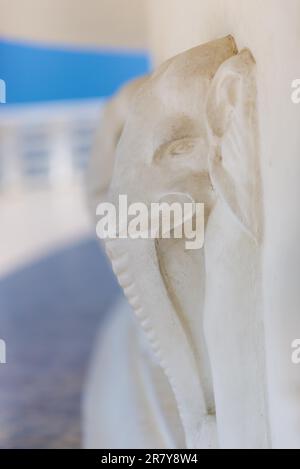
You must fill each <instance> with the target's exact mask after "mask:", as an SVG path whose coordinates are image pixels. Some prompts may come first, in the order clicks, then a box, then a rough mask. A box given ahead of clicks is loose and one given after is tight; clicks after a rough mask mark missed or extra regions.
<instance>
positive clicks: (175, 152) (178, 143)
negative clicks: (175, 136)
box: [167, 138, 197, 156]
mask: <svg viewBox="0 0 300 469" xmlns="http://www.w3.org/2000/svg"><path fill="white" fill-rule="evenodd" d="M196 143H197V139H194V138H182V139H180V140H175V141H173V142H172V143H170V144H169V145H168V149H167V152H168V153H169V155H171V156H179V155H184V154H186V153H190V152H191V151H193V150H194V148H195V146H196Z"/></svg>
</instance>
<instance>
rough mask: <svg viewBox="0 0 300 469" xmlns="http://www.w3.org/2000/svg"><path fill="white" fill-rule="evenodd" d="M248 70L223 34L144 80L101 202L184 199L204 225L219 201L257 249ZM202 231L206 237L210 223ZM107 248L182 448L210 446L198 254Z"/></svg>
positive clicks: (210, 399)
mask: <svg viewBox="0 0 300 469" xmlns="http://www.w3.org/2000/svg"><path fill="white" fill-rule="evenodd" d="M253 69H254V60H253V57H252V56H251V54H250V52H249V51H247V50H243V51H241V52H240V53H238V51H237V48H236V45H235V42H234V40H233V38H232V37H231V36H228V37H225V38H223V39H219V40H216V41H213V42H210V43H208V44H204V45H202V46H199V47H196V48H194V49H191V50H189V51H187V52H184V53H182V54H180V55H178V56H176V57H174V58H172V59H170V60H169V61H167V62H166V63H165V64H163V65H162V66H161V67H160V68H159V69H158V70H157V71H156V72H155V73H153V75H152V76H150V77H149V79H148V80H147V81H146V82H145V83H143V85H142V86H141V87H140V88H139V90H138V92H137V93H136V95H135V98H134V99H133V101H132V103H131V106H130V110H129V113H128V118H127V121H126V125H125V128H124V131H123V133H122V136H121V138H120V141H119V144H118V148H117V153H116V164H115V167H114V172H113V178H112V183H111V187H110V191H109V200H110V202H112V203H114V204H115V205H116V206H117V205H118V203H117V200H118V197H119V195H120V194H126V195H127V196H128V202H129V203H135V202H143V203H144V204H146V205H147V206H150V204H151V203H153V202H158V201H163V200H168V198H169V197H170V195H172V197H174V194H178V198H179V199H181V198H182V197H184V196H185V195H186V196H187V197H189V198H191V199H193V200H194V201H197V202H202V203H204V204H205V211H206V213H205V218H206V225H207V227H209V225H210V218H211V217H212V214H213V213H214V212H216V213H218V211H219V207H220V204H223V205H224V206H225V207H226V210H227V212H228V216H229V217H231V218H232V223H234V224H235V225H236V226H237V227H238V228H237V229H238V230H241V232H242V233H243V235H244V236H247V237H249V238H251V242H252V238H253V239H254V241H253V243H254V245H255V246H256V245H257V244H259V242H260V241H259V240H260V234H261V224H260V220H259V217H258V216H257V211H256V209H257V200H258V197H259V191H260V188H259V175H258V165H257V155H258V152H257V140H256V123H255V87H254V80H253ZM236 116H238V118H236ZM236 135H237V138H236ZM175 197H176V196H175ZM179 201H180V200H179ZM227 212H226V213H227ZM212 219H213V220H214V219H215V217H213V218H212ZM225 222H226V221H225ZM211 227H212V228H210V231H212V232H213V233H214V232H215V230H216V225H215V223H212V224H211ZM219 231H222V226H220V227H219ZM219 231H218V233H219ZM106 247H107V252H108V255H109V257H110V259H111V261H112V265H113V269H114V271H115V273H116V275H117V277H118V279H119V282H120V284H121V286H122V287H123V289H124V292H125V294H126V296H127V298H128V300H129V302H130V304H131V305H132V307H133V309H134V311H135V313H136V315H137V316H138V318H139V319H140V322H141V325H142V327H143V328H144V330H145V331H146V334H147V336H148V339H149V341H150V343H151V345H152V348H153V350H154V352H155V354H156V357H157V358H158V359H159V361H160V364H161V366H162V367H163V369H164V371H165V373H166V375H167V377H168V379H169V381H170V384H171V387H172V389H173V392H174V395H175V398H176V401H177V405H178V411H179V414H180V417H181V421H182V425H183V428H184V431H185V436H186V443H187V446H188V447H190V448H197V447H200V446H207V447H209V446H212V445H214V444H215V442H214V439H215V434H214V432H215V426H216V421H215V399H214V389H213V388H214V385H213V379H212V375H214V372H213V373H212V371H214V370H211V365H210V359H209V358H210V350H207V344H206V337H205V328H204V327H203V320H204V315H205V314H204V309H205V304H206V303H207V302H206V271H207V266H206V257H207V255H206V249H205V248H204V250H201V251H198V252H194V251H193V252H192V251H187V250H186V249H185V245H184V240H175V239H170V240H165V239H164V240H163V239H157V240H155V241H154V240H151V239H147V240H145V239H136V240H133V239H115V240H109V241H107V242H106Z"/></svg>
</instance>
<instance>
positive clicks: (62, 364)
mask: <svg viewBox="0 0 300 469" xmlns="http://www.w3.org/2000/svg"><path fill="white" fill-rule="evenodd" d="M119 294H120V290H119V287H118V286H117V283H116V281H115V279H114V276H113V274H112V272H111V270H110V267H109V266H108V263H107V260H106V258H105V256H104V254H103V253H102V252H101V250H100V248H99V247H98V245H97V243H96V241H94V240H90V239H87V240H84V241H82V242H80V243H78V244H76V245H72V246H69V247H68V248H66V249H63V250H60V251H58V252H56V253H54V254H53V255H51V256H49V257H47V258H43V259H41V260H40V261H39V262H36V263H34V264H33V265H30V266H27V267H26V268H23V269H22V270H19V271H17V272H15V273H14V274H12V275H10V276H9V277H6V278H4V279H2V280H1V281H0V338H1V339H4V340H5V341H6V346H7V364H6V365H0V448H36V449H38V448H78V447H80V401H81V395H82V389H83V383H84V377H85V373H86V371H87V366H88V359H89V356H90V353H91V348H92V346H93V340H94V338H95V336H96V334H97V331H98V327H101V321H104V320H105V316H106V315H107V314H108V312H109V308H110V306H112V304H113V302H114V300H115V299H116V298H117V297H118V295H119Z"/></svg>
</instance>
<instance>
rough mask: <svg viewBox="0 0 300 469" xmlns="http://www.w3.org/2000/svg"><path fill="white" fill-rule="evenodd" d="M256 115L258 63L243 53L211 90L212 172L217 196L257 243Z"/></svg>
mask: <svg viewBox="0 0 300 469" xmlns="http://www.w3.org/2000/svg"><path fill="white" fill-rule="evenodd" d="M256 111H257V110H256V83H255V61H254V58H253V56H252V54H251V52H250V51H249V50H247V49H244V50H242V51H241V52H240V53H239V54H238V55H236V56H234V57H232V58H230V59H228V60H227V61H226V62H224V63H223V64H222V65H221V67H220V68H219V69H218V71H217V72H216V74H215V76H214V78H213V80H212V83H211V86H210V89H209V93H208V100H207V108H206V112H207V121H208V125H209V128H210V135H211V139H212V142H211V147H210V148H211V150H210V154H209V171H210V177H211V181H212V184H213V186H214V189H215V191H216V192H217V194H218V195H219V196H220V197H221V198H222V199H223V201H224V202H225V204H226V206H227V207H228V208H229V210H230V212H231V214H232V215H233V216H234V217H235V219H236V220H237V221H238V222H239V223H240V224H241V225H242V227H243V228H244V229H245V230H246V231H247V232H248V234H250V235H251V236H252V237H253V238H254V239H255V240H256V241H257V242H258V241H259V239H260V238H261V231H262V223H261V209H260V206H261V183H260V168H259V152H258V151H259V148H258V126H257V112H256Z"/></svg>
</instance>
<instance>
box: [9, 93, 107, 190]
mask: <svg viewBox="0 0 300 469" xmlns="http://www.w3.org/2000/svg"><path fill="white" fill-rule="evenodd" d="M101 108H102V101H100V100H92V101H83V102H74V103H66V104H48V105H34V106H13V107H8V106H1V112H0V190H1V192H3V191H16V190H17V191H19V190H24V188H26V189H32V188H35V187H37V186H38V187H41V186H47V187H53V188H56V187H67V186H68V185H70V184H73V183H74V182H75V183H77V182H78V181H80V180H81V179H82V176H83V173H84V169H85V167H86V163H87V159H88V157H89V154H90V151H91V147H92V144H93V140H94V134H95V130H96V127H97V125H98V123H99V119H100V114H101Z"/></svg>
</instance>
